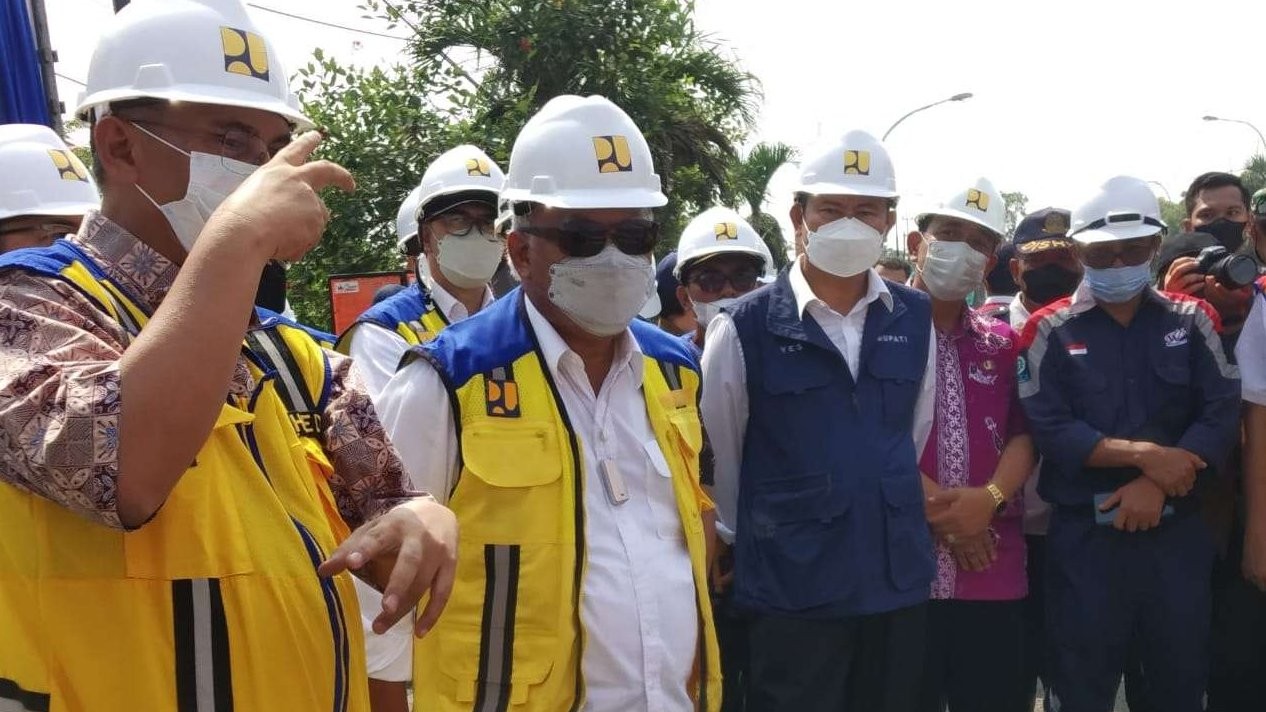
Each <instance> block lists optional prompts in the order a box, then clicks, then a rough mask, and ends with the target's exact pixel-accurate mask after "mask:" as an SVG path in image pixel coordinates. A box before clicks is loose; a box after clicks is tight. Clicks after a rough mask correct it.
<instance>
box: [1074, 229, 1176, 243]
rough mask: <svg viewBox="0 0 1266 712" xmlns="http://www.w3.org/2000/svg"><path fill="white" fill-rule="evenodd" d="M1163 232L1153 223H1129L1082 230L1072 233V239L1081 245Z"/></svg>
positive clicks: (1148, 235) (1130, 238)
mask: <svg viewBox="0 0 1266 712" xmlns="http://www.w3.org/2000/svg"><path fill="white" fill-rule="evenodd" d="M1162 232H1163V230H1161V229H1160V228H1158V227H1156V226H1155V225H1130V226H1117V227H1112V228H1100V229H1098V230H1084V231H1082V232H1079V233H1077V234H1075V235H1073V240H1074V241H1076V242H1077V243H1078V244H1081V245H1096V244H1099V243H1101V242H1118V241H1120V240H1133V239H1134V238H1136V237H1152V236H1154V235H1159V234H1161V233H1162Z"/></svg>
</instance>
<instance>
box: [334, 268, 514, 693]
mask: <svg viewBox="0 0 1266 712" xmlns="http://www.w3.org/2000/svg"><path fill="white" fill-rule="evenodd" d="M430 291H431V298H432V299H434V300H435V307H436V308H437V309H439V310H440V313H441V314H443V315H444V318H445V319H447V320H448V323H450V324H456V323H457V322H459V321H461V320H462V319H465V318H466V317H468V316H470V312H469V311H468V310H467V309H466V305H465V304H462V303H461V301H459V300H458V299H457V297H454V296H453V295H451V294H449V293H448V291H447V290H446V289H444V288H443V287H441V286H440V285H439V284H432V285H431V287H430ZM491 303H492V290H491V289H487V288H485V290H484V301H483V304H482V305H481V306H480V308H481V309H482V308H483V307H486V306H488V305H489V304H491ZM408 350H409V342H407V341H405V340H404V337H403V336H401V335H400V334H397V333H396V332H394V331H392V330H390V329H385V328H383V327H381V326H379V325H377V324H369V323H365V324H361V325H359V326H357V327H356V330H355V331H353V332H352V336H351V342H350V343H349V344H348V348H347V353H348V355H349V356H351V357H352V360H353V361H355V362H356V368H357V370H358V371H359V372H360V375H361V379H362V380H363V381H364V383H365V389H366V390H367V391H368V392H369V399H370V401H372V402H373V404H374V407H375V408H379V407H380V404H379V398H380V397H381V396H382V392H383V389H384V388H386V387H387V382H388V381H390V380H391V377H392V376H393V375H395V373H396V366H398V365H400V359H401V358H402V357H403V356H404V354H405V352H406V351H408ZM354 580H355V583H356V598H357V599H358V600H359V601H360V610H361V622H362V623H363V624H364V625H363V627H364V629H365V662H366V667H367V668H368V670H369V676H370V677H372V678H374V679H375V680H384V681H387V682H405V681H408V680H411V679H412V678H413V666H412V661H413V654H412V651H413V621H412V619H410V618H409V617H407V616H406V617H405V618H404V619H403V620H401V621H400V622H399V623H397V624H395V625H394V626H392V627H391V628H390V629H389V630H388V631H387V632H386V633H383V634H382V635H378V634H376V633H374V631H373V628H372V625H373V622H374V617H375V616H377V615H378V612H379V611H380V610H382V594H381V593H378V592H377V591H375V590H374V589H373V588H372V587H370V585H369V584H367V583H365V582H364V581H361V580H360V579H359V578H356V579H354Z"/></svg>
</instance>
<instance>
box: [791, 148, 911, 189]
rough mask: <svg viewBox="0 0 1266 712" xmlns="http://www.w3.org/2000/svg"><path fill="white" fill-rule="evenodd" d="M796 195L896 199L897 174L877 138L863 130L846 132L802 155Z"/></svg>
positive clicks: (885, 150)
mask: <svg viewBox="0 0 1266 712" xmlns="http://www.w3.org/2000/svg"><path fill="white" fill-rule="evenodd" d="M796 192H797V193H808V194H809V195H866V196H871V197H875V198H888V199H891V200H896V199H897V197H898V194H897V174H896V173H895V172H894V171H893V169H892V159H891V158H889V157H888V151H887V149H885V148H884V145H883V143H881V142H880V141H879V139H877V138H875V137H874V136H871V135H870V134H868V133H866V132H865V131H849V132H848V133H846V134H844V135H843V136H841V137H840V138H839V140H836V141H832V142H829V143H826V144H822V145H820V146H818V147H817V148H814V149H811V150H809V151H808V152H806V154H805V157H804V159H803V160H802V161H801V162H800V185H799V186H798V187H797V188H796Z"/></svg>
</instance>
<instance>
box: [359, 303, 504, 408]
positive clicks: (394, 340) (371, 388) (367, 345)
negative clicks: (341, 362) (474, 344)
mask: <svg viewBox="0 0 1266 712" xmlns="http://www.w3.org/2000/svg"><path fill="white" fill-rule="evenodd" d="M430 290H431V298H432V299H433V300H435V307H436V308H437V309H439V310H440V313H441V314H443V315H444V318H445V319H447V320H448V323H450V324H456V323H457V322H459V321H461V320H462V319H465V318H466V317H468V316H470V311H469V310H467V309H466V305H465V304H462V303H461V302H460V301H458V299H457V297H454V296H453V295H451V294H449V293H448V291H447V290H446V289H444V288H443V287H441V286H440V285H439V284H432V285H431V287H430ZM491 303H492V290H491V289H488V288H487V287H485V288H484V300H483V304H481V305H480V307H479V308H480V309H483V308H484V307H486V306H488V305H489V304H491ZM408 350H409V342H407V341H405V340H404V337H403V336H401V335H400V334H397V333H396V332H394V331H392V330H391V329H385V328H383V327H381V326H379V325H377V324H368V323H366V324H361V325H359V326H357V327H356V330H355V331H353V332H352V338H351V342H350V343H349V344H348V346H347V355H348V356H351V357H352V360H354V361H355V362H356V368H357V370H358V371H360V376H361V380H363V381H364V382H365V390H367V391H368V392H369V398H370V400H371V401H373V402H374V404H375V405H376V404H377V403H378V396H379V394H381V393H382V389H383V388H386V387H387V381H390V380H391V377H392V376H394V375H396V366H399V365H400V359H401V357H403V356H404V352H406V351H408Z"/></svg>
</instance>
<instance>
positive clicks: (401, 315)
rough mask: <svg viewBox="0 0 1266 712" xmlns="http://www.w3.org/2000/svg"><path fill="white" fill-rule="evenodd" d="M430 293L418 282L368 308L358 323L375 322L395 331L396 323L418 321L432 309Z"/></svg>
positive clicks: (356, 322) (358, 319)
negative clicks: (424, 290)
mask: <svg viewBox="0 0 1266 712" xmlns="http://www.w3.org/2000/svg"><path fill="white" fill-rule="evenodd" d="M430 302H431V299H430V295H428V294H427V293H426V292H423V291H422V287H421V286H419V284H418V283H417V282H414V283H413V284H411V285H409V286H408V287H407V288H405V289H403V290H401V291H399V292H396V293H395V294H393V295H391V296H390V297H387V298H386V299H384V300H382V301H381V302H378V303H377V304H375V305H373V306H371V307H370V308H368V309H366V310H365V311H364V313H362V314H361V315H360V316H359V317H357V318H356V321H355V323H353V324H352V325H353V326H355V325H356V324H374V325H376V326H381V327H382V328H384V329H387V330H388V331H395V330H396V324H407V323H409V322H411V321H417V320H418V319H420V318H422V315H423V314H425V313H426V312H427V310H428V309H430Z"/></svg>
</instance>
